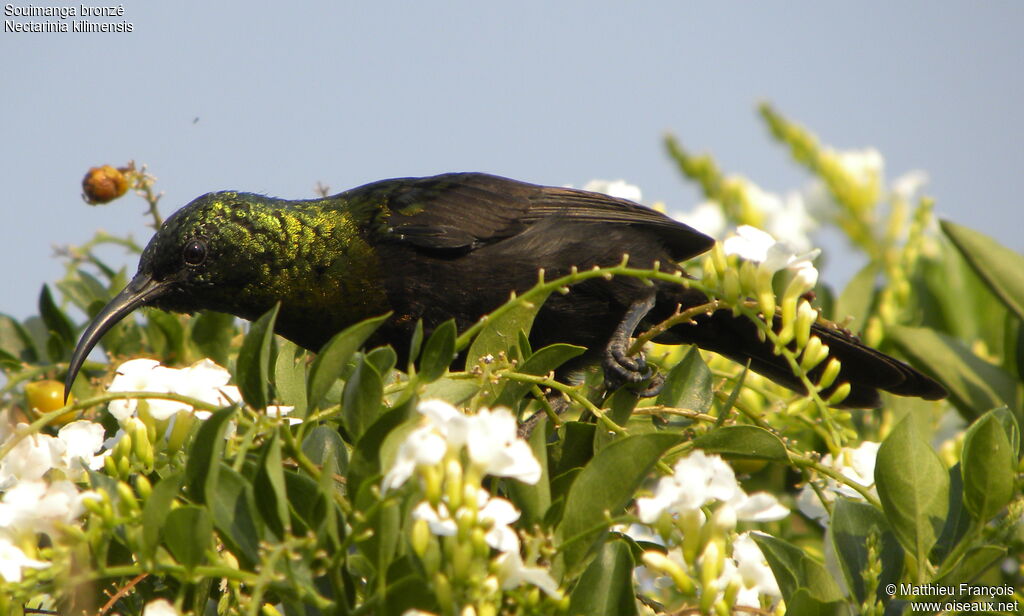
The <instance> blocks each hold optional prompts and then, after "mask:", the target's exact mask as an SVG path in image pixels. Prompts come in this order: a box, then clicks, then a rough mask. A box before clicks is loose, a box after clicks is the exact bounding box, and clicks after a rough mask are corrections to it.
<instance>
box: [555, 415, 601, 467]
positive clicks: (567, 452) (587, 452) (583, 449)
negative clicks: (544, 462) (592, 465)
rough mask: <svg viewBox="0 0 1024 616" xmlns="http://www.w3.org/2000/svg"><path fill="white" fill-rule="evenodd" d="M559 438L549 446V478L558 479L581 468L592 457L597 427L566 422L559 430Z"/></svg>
mask: <svg viewBox="0 0 1024 616" xmlns="http://www.w3.org/2000/svg"><path fill="white" fill-rule="evenodd" d="M558 431H559V438H558V440H557V441H555V442H554V443H552V444H551V446H550V447H549V449H548V451H549V453H548V457H549V458H550V459H551V476H552V477H558V476H559V475H561V474H563V473H566V472H568V471H570V470H572V469H574V468H582V467H583V466H585V465H586V464H587V462H590V460H591V458H593V457H594V433H595V432H596V431H597V426H596V425H595V424H592V423H583V422H580V421H567V422H565V423H564V424H562V426H561V427H560V428H559V430H558Z"/></svg>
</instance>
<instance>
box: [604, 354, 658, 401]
mask: <svg viewBox="0 0 1024 616" xmlns="http://www.w3.org/2000/svg"><path fill="white" fill-rule="evenodd" d="M602 364H603V368H604V381H605V386H606V387H607V388H608V390H609V391H611V390H614V389H618V388H619V387H621V386H623V385H636V384H638V383H643V382H644V381H647V384H646V386H645V387H643V388H642V389H636V390H634V392H635V393H636V394H637V395H638V396H640V397H642V398H649V397H652V396H656V395H658V393H659V392H660V391H661V388H662V387H663V386H664V385H665V378H664V377H663V376H662V375H660V374H658V372H657V369H656V368H654V367H653V366H650V365H648V363H647V360H646V359H645V358H644V354H643V353H637V354H636V356H630V355H627V354H626V352H625V350H624V349H620V348H614V347H613V348H610V349H608V350H607V351H606V352H605V357H604V361H603V362H602Z"/></svg>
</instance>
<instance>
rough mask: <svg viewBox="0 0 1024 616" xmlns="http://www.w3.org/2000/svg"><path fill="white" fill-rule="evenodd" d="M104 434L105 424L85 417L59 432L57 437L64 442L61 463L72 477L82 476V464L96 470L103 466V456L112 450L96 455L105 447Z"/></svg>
mask: <svg viewBox="0 0 1024 616" xmlns="http://www.w3.org/2000/svg"><path fill="white" fill-rule="evenodd" d="M103 436H104V430H103V426H101V425H100V424H98V423H96V422H94V421H88V420H85V419H80V420H78V421H73V422H71V423H69V424H67V425H65V426H64V427H62V428H61V429H60V431H59V432H57V438H58V439H60V440H61V441H63V442H64V454H63V456H62V457H61V463H62V466H63V467H64V469H65V470H66V471H68V474H69V476H70V477H71V478H72V479H77V478H78V477H81V476H82V474H83V471H82V467H81V465H85V467H86V468H90V469H92V470H94V471H95V470H99V469H101V468H103V458H104V457H106V456H108V455H110V452H109V451H107V452H104V454H103V455H98V456H97V455H95V454H96V452H98V451H100V450H101V449H103Z"/></svg>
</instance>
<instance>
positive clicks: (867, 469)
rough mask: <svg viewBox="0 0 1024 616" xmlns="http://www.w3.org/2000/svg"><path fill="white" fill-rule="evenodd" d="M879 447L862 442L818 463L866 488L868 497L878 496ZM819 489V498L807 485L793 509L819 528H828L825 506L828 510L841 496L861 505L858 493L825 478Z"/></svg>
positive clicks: (878, 444)
mask: <svg viewBox="0 0 1024 616" xmlns="http://www.w3.org/2000/svg"><path fill="white" fill-rule="evenodd" d="M879 447H881V443H874V442H872V441H864V442H863V443H861V444H860V445H858V446H857V447H856V448H854V449H850V448H843V449H842V450H841V451H840V452H839V455H838V456H835V457H833V456H832V454H830V453H829V454H825V455H824V456H822V458H821V463H822V465H824V466H827V467H830V468H833V469H835V470H837V471H838V472H839V473H840V474H842V475H843V476H844V477H846V478H848V479H851V480H853V481H855V482H857V483H859V484H861V485H862V486H865V487H867V488H868V491H869V492H870V493H871V494H873V495H875V496H877V495H878V492H877V490H876V489H875V458H877V457H878V448H879ZM819 489H820V492H821V494H820V496H819V494H818V492H816V491H815V490H814V488H813V487H811V485H810V484H805V485H804V487H803V488H802V489H801V490H800V494H799V496H797V499H796V506H797V508H798V509H800V512H801V513H803V514H804V515H805V516H807V517H809V518H811V519H813V520H815V521H816V522H818V523H819V524H821V525H822V526H827V525H828V521H829V514H828V510H827V509H826V508H825V504H826V503H827V504H828V505H829V506H831V504H832V503H834V502H835V500H836V498H837V497H840V496H841V497H843V498H848V499H852V500H858V501H861V502H863V501H864V497H863V496H862V495H861V493H860V492H858V491H856V490H854V489H853V488H851V487H850V486H848V485H846V484H842V483H839V482H838V481H836V480H835V479H832V478H831V477H829V478H827V479H826V480H825V482H824V485H823V486H820V488H819ZM821 496H823V497H824V498H825V501H826V502H825V503H823V502H822V500H821Z"/></svg>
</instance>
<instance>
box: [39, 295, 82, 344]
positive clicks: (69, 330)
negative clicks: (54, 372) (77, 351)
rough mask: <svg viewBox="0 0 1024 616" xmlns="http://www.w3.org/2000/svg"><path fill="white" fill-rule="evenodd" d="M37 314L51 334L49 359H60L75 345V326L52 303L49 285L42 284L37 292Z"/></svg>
mask: <svg viewBox="0 0 1024 616" xmlns="http://www.w3.org/2000/svg"><path fill="white" fill-rule="evenodd" d="M39 315H40V316H41V317H42V318H43V323H44V324H45V325H46V329H47V330H48V331H49V332H50V335H51V338H50V339H51V341H52V344H51V346H52V348H50V349H49V350H50V351H51V354H50V359H52V360H53V361H60V360H61V359H63V358H64V356H65V355H67V354H68V353H70V352H71V349H72V348H73V347H74V345H75V328H74V326H73V325H71V320H70V319H68V317H67V315H66V314H64V312H63V311H62V310H61V309H60V308H58V307H57V304H56V303H54V301H53V296H52V295H51V294H50V286H49V285H45V284H44V285H43V290H42V291H41V292H40V293H39Z"/></svg>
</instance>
